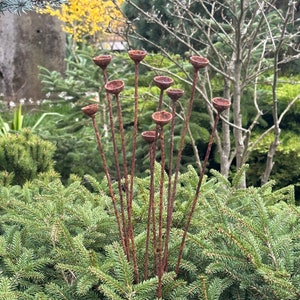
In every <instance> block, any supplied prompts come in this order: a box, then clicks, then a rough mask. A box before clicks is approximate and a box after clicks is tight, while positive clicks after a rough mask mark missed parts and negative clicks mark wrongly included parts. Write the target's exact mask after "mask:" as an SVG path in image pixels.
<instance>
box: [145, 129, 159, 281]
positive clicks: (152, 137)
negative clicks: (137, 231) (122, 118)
mask: <svg viewBox="0 0 300 300" xmlns="http://www.w3.org/2000/svg"><path fill="white" fill-rule="evenodd" d="M142 137H143V139H144V140H145V141H146V142H147V143H148V144H149V155H150V195H149V204H148V216H147V230H146V245H145V257H144V280H147V279H148V266H149V244H150V230H151V224H152V227H153V229H152V232H153V249H154V251H153V260H154V270H155V269H156V266H157V259H156V227H155V202H154V163H155V158H154V155H153V154H154V151H153V147H154V145H155V141H156V138H157V137H156V131H155V130H152V131H143V132H142Z"/></svg>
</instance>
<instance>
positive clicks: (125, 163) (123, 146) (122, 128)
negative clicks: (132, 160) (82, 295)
mask: <svg viewBox="0 0 300 300" xmlns="http://www.w3.org/2000/svg"><path fill="white" fill-rule="evenodd" d="M115 96H116V102H117V111H118V120H119V128H120V134H121V144H122V155H123V168H124V181H125V194H126V200H127V212H128V216H127V217H128V218H130V221H129V224H130V223H131V215H130V211H129V209H130V208H128V206H130V203H129V202H130V198H129V184H128V169H127V157H126V144H125V132H124V126H123V118H122V108H121V102H120V98H119V94H116V95H115ZM129 226H130V225H129ZM127 235H128V236H129V238H130V240H131V250H132V257H133V267H134V273H135V280H136V282H139V275H138V266H137V259H136V254H135V245H134V238H133V231H132V229H131V228H129V231H128V232H127Z"/></svg>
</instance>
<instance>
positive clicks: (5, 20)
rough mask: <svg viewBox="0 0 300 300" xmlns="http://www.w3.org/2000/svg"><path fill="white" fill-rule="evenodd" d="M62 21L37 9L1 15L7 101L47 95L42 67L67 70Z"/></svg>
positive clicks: (1, 75)
mask: <svg viewBox="0 0 300 300" xmlns="http://www.w3.org/2000/svg"><path fill="white" fill-rule="evenodd" d="M65 47H66V41H65V34H64V33H63V32H62V30H61V23H60V22H59V20H57V19H56V18H54V17H51V16H49V15H41V14H37V13H35V12H30V13H28V14H22V15H14V14H11V13H5V14H0V93H3V94H4V99H5V101H7V102H10V101H13V102H18V101H19V100H20V99H32V100H33V101H36V100H39V99H41V98H43V97H44V95H43V94H42V89H41V82H40V79H39V70H38V66H39V65H40V66H44V67H46V68H48V69H50V70H57V71H61V72H64V68H65V64H64V57H65Z"/></svg>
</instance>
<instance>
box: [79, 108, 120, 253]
mask: <svg viewBox="0 0 300 300" xmlns="http://www.w3.org/2000/svg"><path fill="white" fill-rule="evenodd" d="M98 108H99V105H98V104H90V105H88V106H85V107H83V108H82V112H83V113H85V114H86V115H87V116H89V117H90V118H91V119H92V123H93V128H94V131H95V135H96V139H97V144H98V148H99V152H100V155H101V159H102V163H103V169H104V172H105V176H106V179H107V183H108V188H109V193H110V196H111V199H112V202H113V207H114V214H115V218H116V221H117V225H118V231H119V237H120V241H121V243H122V247H123V249H124V251H125V250H126V245H125V238H124V235H123V230H122V225H121V221H120V216H119V213H118V209H117V201H116V197H115V194H114V191H113V187H112V181H111V178H110V175H109V171H108V166H107V162H106V157H105V153H104V149H103V145H102V141H101V136H100V134H99V130H98V127H97V124H96V120H95V115H96V112H97V111H98Z"/></svg>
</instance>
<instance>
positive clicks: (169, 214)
mask: <svg viewBox="0 0 300 300" xmlns="http://www.w3.org/2000/svg"><path fill="white" fill-rule="evenodd" d="M176 105H177V101H173V105H172V116H173V117H172V121H171V129H170V154H169V174H168V175H169V177H168V207H167V226H166V238H165V247H164V260H163V264H164V270H165V271H166V272H167V271H168V248H169V239H170V232H171V226H172V213H173V206H174V205H173V203H172V201H171V189H172V175H173V151H174V128H175V115H176Z"/></svg>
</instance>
